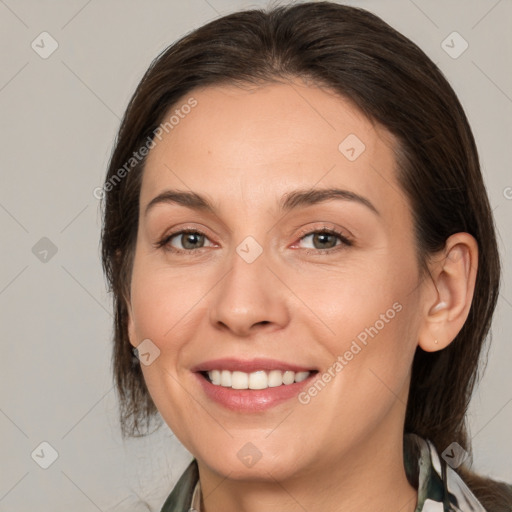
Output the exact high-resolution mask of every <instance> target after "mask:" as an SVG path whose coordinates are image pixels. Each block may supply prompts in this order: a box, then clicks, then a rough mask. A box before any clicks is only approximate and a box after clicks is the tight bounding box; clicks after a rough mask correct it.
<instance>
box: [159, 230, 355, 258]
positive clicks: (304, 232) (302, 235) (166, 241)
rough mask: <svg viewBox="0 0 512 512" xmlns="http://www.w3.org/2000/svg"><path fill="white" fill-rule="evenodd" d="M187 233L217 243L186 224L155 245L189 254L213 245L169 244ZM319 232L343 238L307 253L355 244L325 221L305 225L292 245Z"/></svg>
mask: <svg viewBox="0 0 512 512" xmlns="http://www.w3.org/2000/svg"><path fill="white" fill-rule="evenodd" d="M186 233H194V234H198V235H202V236H204V237H205V238H206V239H208V240H209V241H210V242H211V243H212V244H213V245H217V244H216V243H215V242H213V241H212V240H210V237H209V235H208V234H207V233H205V231H204V230H202V229H200V228H197V227H194V226H184V227H180V228H178V229H177V230H175V231H171V232H170V233H167V234H165V235H163V236H162V237H161V238H160V239H159V240H158V241H157V242H156V243H155V244H154V246H155V247H156V248H157V249H161V248H164V249H166V250H167V251H169V252H171V253H176V254H185V253H188V254H189V255H195V254H198V253H200V252H202V250H203V249H207V248H208V247H211V246H208V247H198V248H197V249H178V248H176V247H172V246H170V245H169V244H170V241H171V240H172V239H173V238H175V237H178V236H180V235H183V234H186ZM317 233H327V234H332V235H336V236H338V237H339V239H340V240H341V243H340V244H337V245H335V246H334V247H332V248H328V249H303V250H304V252H305V253H306V254H309V253H314V254H325V253H333V252H336V251H337V250H339V249H342V248H343V247H344V246H345V247H346V246H351V245H353V237H352V236H351V235H349V234H348V233H344V232H343V230H341V229H340V228H337V227H335V226H333V225H331V224H330V223H325V222H323V223H320V224H319V225H316V226H309V227H305V228H303V229H302V230H301V231H299V233H298V234H297V237H298V238H297V241H296V242H294V243H293V244H292V247H293V246H295V245H296V244H297V242H300V241H301V240H302V239H303V238H305V237H306V236H311V235H314V234H317Z"/></svg>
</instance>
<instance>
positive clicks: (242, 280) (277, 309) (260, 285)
mask: <svg viewBox="0 0 512 512" xmlns="http://www.w3.org/2000/svg"><path fill="white" fill-rule="evenodd" d="M266 260H267V259H266V258H265V256H264V252H263V254H261V255H260V256H259V257H258V258H257V259H256V260H255V261H253V262H252V263H248V262H247V261H245V260H244V259H243V258H242V257H240V256H239V255H238V254H237V253H236V252H235V253H234V255H233V257H232V266H231V270H230V271H229V272H228V273H227V274H226V275H225V276H224V278H223V279H222V280H221V282H220V283H219V284H218V286H216V287H215V288H214V290H215V293H214V294H213V295H212V297H211V299H212V303H211V304H212V306H211V307H210V322H211V323H212V325H213V326H214V327H215V328H216V329H220V330H225V331H230V332H231V333H232V334H234V335H236V336H242V337H248V336H250V335H251V334H253V333H255V332H256V331H259V330H261V329H267V330H269V331H272V330H277V329H280V328H283V327H285V326H286V324H287V323H288V322H289V316H290V315H289V307H288V304H287V300H289V295H290V294H289V292H288V293H286V292H287V289H286V287H285V286H283V284H282V283H281V281H280V280H279V279H278V278H277V277H276V275H275V274H276V273H277V272H276V270H275V269H274V270H272V271H271V270H270V268H269V267H268V266H267V261H266Z"/></svg>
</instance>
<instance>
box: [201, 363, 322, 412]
mask: <svg viewBox="0 0 512 512" xmlns="http://www.w3.org/2000/svg"><path fill="white" fill-rule="evenodd" d="M191 370H192V372H193V374H194V375H195V376H196V379H197V382H198V384H199V389H201V390H202V393H203V394H204V396H205V397H206V398H208V399H209V400H211V401H212V402H214V403H216V404H217V405H220V406H222V407H223V408H225V409H229V410H231V411H234V412H238V413H241V412H244V413H251V412H255V413H261V412H264V411H266V410H268V409H270V408H272V407H274V406H277V405H279V404H281V403H283V402H286V401H289V400H292V399H293V398H295V399H297V397H298V395H299V393H300V392H301V391H302V390H303V389H304V388H305V387H306V386H307V385H310V384H311V383H312V381H313V380H314V379H315V377H316V375H317V374H318V369H316V368H311V367H310V368H308V367H307V366H300V365H295V364H290V363H286V362H284V361H277V360H272V359H265V358H259V359H252V360H238V359H233V358H224V359H216V360H214V361H208V362H204V363H201V364H199V365H197V366H195V367H194V368H191Z"/></svg>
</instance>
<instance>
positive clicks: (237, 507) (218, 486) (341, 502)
mask: <svg viewBox="0 0 512 512" xmlns="http://www.w3.org/2000/svg"><path fill="white" fill-rule="evenodd" d="M395 427H396V425H395ZM386 430H388V429H384V430H383V429H382V428H380V429H379V432H378V435H374V436H372V437H365V439H364V442H359V443H354V444H353V445H352V446H353V448H350V449H349V450H348V451H347V452H346V453H344V454H343V459H342V460H340V458H339V455H338V460H336V459H333V460H327V461H326V460H322V461H318V463H315V465H314V466H313V465H310V467H308V468H306V470H305V471H303V472H298V473H296V474H294V476H293V477H292V478H288V479H285V480H278V479H277V478H274V477H273V476H272V474H271V473H270V472H267V474H266V475H264V476H262V477H261V478H259V479H255V480H250V481H249V480H234V479H230V478H229V476H228V477H224V476H221V475H218V474H216V473H214V472H212V471H211V470H210V469H209V468H207V467H205V466H204V465H203V464H201V463H200V462H199V461H198V465H199V477H200V481H201V488H202V496H203V498H202V505H201V511H202V512H235V511H236V512H260V511H261V510H280V511H282V512H304V511H305V510H322V512H339V511H343V512H356V511H357V512H360V511H361V510H372V511H373V512H389V510H400V511H401V512H414V511H415V509H416V503H417V491H416V489H414V488H413V487H412V486H411V485H410V484H409V482H408V480H407V477H406V473H405V469H404V464H403V434H402V431H401V430H400V429H396V428H395V429H389V430H390V432H391V433H393V432H395V433H397V434H393V435H389V431H388V432H387V431H386Z"/></svg>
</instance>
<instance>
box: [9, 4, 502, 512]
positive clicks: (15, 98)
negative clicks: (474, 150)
mask: <svg viewBox="0 0 512 512" xmlns="http://www.w3.org/2000/svg"><path fill="white" fill-rule="evenodd" d="M283 3H284V2H283ZM347 3H348V4H350V5H357V6H361V7H364V8H367V9H368V10H370V11H373V12H375V13H376V14H378V15H379V16H381V17H382V18H383V19H384V20H385V21H387V22H388V23H390V24H391V25H392V26H393V27H395V28H396V29H398V30H399V31H401V32H402V33H403V34H405V35H406V36H408V37H409V38H411V39H412V40H413V41H414V42H416V43H417V44H418V45H419V46H420V47H421V48H422V49H423V50H424V51H425V52H426V53H427V54H428V55H429V56H430V57H431V59H432V60H433V61H434V62H436V63H437V64H438V66H439V67H440V68H441V70H442V71H443V72H444V73H445V75H446V76H447V78H448V80H449V81H450V83H451V84H452V85H453V87H454V89H455V91H456V92H457V94H458V95H459V98H460V100H461V102H462V104H463V106H464V108H465V109H466V112H467V115H468V117H469V120H470V123H471V125H472V127H473V130H474V134H475V137H476V141H477V144H478V147H479V151H480V155H481V161H482V167H483V173H484V175H485V180H486V184H487V188H488V193H489V196H490V200H491V203H492V207H493V210H494V214H495V218H496V224H497V228H498V230H499V233H500V238H499V242H500V250H501V255H502V259H503V265H504V276H503V287H502V291H501V295H500V301H499V304H498V308H497V311H496V315H495V320H494V324H493V344H492V347H491V350H490V352H489V360H488V366H487V371H486V373H485V374H484V377H483V380H482V381H481V383H480V384H479V386H478V388H477V391H476V393H475V395H474V398H473V401H472V403H471V408H470V415H469V426H470V431H471V436H472V439H473V448H474V458H473V461H474V468H476V470H478V471H479V472H481V473H483V474H487V475H491V476H493V477H496V478H498V479H504V480H508V481H509V482H512V464H511V462H510V461H511V458H512V445H511V436H510V433H511V431H512V429H511V426H512V376H511V372H510V366H511V362H512V344H511V341H510V330H511V328H512V320H511V319H512V286H511V284H512V283H511V281H512V272H511V267H510V252H511V250H512V230H511V218H512V188H511V187H512V173H511V171H510V168H511V167H510V162H511V160H512V144H511V142H512V141H511V132H512V130H511V128H512V73H511V66H510V63H511V62H512V31H511V30H510V27H511V26H512V2H511V1H510V0H500V1H497V0H478V1H475V0H473V1H468V0H458V1H453V0H452V1H446V0H430V1H421V0H414V1H413V0H384V1H383V0H373V1H372V0H366V1H365V0H360V1H352V2H347ZM266 4H267V2H266V1H256V2H255V1H253V2H248V1H242V0H190V1H187V2H183V1H174V0H173V1H170V0H167V1H163V0H161V1H142V0H108V1H100V0H89V1H87V0H73V1H55V0H53V1H51V0H46V1H42V2H39V1H35V0H31V1H29V0H25V1H21V0H18V1H17V0H0V42H1V45H0V55H1V63H2V64H1V67H0V109H1V115H0V118H1V138H0V144H1V161H2V163H1V185H0V225H1V229H2V242H1V247H2V250H1V262H2V265H1V269H0V316H1V331H0V332H1V337H2V343H1V352H2V356H1V368H0V379H1V381H0V432H1V441H0V460H1V462H2V464H1V465H0V511H1V512H7V511H9V512H12V511H16V512H25V511H34V510H38V511H42V512H45V511H51V512H68V511H69V510H74V511H78V512H80V511H83V512H89V511H91V512H94V511H97V510H101V511H107V510H109V511H116V512H120V511H122V510H130V511H139V510H141V511H142V510H159V507H160V506H161V504H162V502H163V501H164V499H165V497H166V496H167V495H168V493H169V492H170V490H171V488H172V486H173V485H174V483H175V482H176V480H177V479H178V478H179V476H180V474H181V473H182V471H183V470H184V469H185V467H186V466H187V464H188V463H189V461H190V460H191V455H190V454H189V453H188V452H187V451H186V450H185V449H184V448H183V447H182V446H181V445H180V444H179V442H178V441H177V440H176V439H175V438H174V437H173V435H172V433H171V432H170V431H169V429H168V428H167V427H166V426H164V427H163V428H162V429H160V430H159V431H157V432H156V433H154V434H152V435H150V436H148V437H145V438H141V439H133V440H129V441H123V440H122V439H121V437H120V434H119V426H118V423H117V410H116V407H117V404H116V395H115V392H114V389H113V386H112V377H111V369H110V356H111V341H110V339H111V333H112V327H111V325H112V316H111V312H110V298H109V296H108V294H107V293H106V289H105V283H104V280H103V275H102V270H101V265H100V259H99V234H100V226H101V217H100V210H99V201H98V200H97V199H96V198H95V197H94V195H93V191H94V189H95V188H96V187H98V186H101V185H102V180H103V178H104V175H105V170H106V167H107V164H108V160H109V157H110V153H111V149H112V145H113V141H114V137H115V134H116V131H117V129H118V127H119V120H120V117H121V116H122V114H123V111H124V109H125V107H126V105H127V102H128V100H129V98H130V97H131V95H132V93H133V91H134V89H135V87H136V85H137V83H138V82H139V80H140V78H141V77H142V75H143V73H144V72H145V70H146V69H147V67H148V65H149V64H150V62H151V61H152V60H153V59H154V58H155V57H156V56H157V55H158V54H159V53H160V52H161V51H162V50H163V49H164V48H166V47H167V46H168V45H169V44H171V43H172V42H173V41H175V40H176V39H177V38H179V37H180V36H182V35H184V34H185V33H187V32H189V31H190V30H192V29H194V28H196V27H198V26H200V25H202V24H204V23H205V22H208V21H210V20H213V19H215V18H216V17H218V16H220V15H224V14H227V13H229V12H232V11H235V10H239V9H247V8H251V7H264V6H266ZM454 31H455V32H457V33H458V35H455V36H454V35H453V32H454ZM43 32H46V33H47V34H42V33H43ZM41 34H42V35H41ZM454 37H455V39H454ZM447 38H449V39H448V41H453V43H451V42H450V47H454V48H455V50H454V49H452V50H448V49H447V47H446V43H445V46H444V47H443V41H445V40H447ZM466 43H467V45H468V47H467V49H466V50H465V51H464V52H463V53H462V54H460V55H458V56H457V58H454V56H455V55H456V54H457V53H458V52H459V51H460V50H462V49H463V48H464V47H465V45H466ZM56 45H58V47H56ZM54 47H56V49H55V51H54V52H53V53H51V55H48V53H49V52H51V50H52V49H54ZM447 50H448V51H447ZM450 52H451V55H450ZM43 57H46V58H43ZM43 442H45V443H49V445H46V444H44V445H41V443H43ZM53 450H54V451H55V452H54V451H53ZM55 457H57V458H56V459H55V460H54V461H53V463H52V464H51V465H50V466H49V467H48V468H47V469H43V468H42V467H41V465H44V464H47V463H49V462H51V461H52V459H54V458H55ZM144 503H146V504H144Z"/></svg>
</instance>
